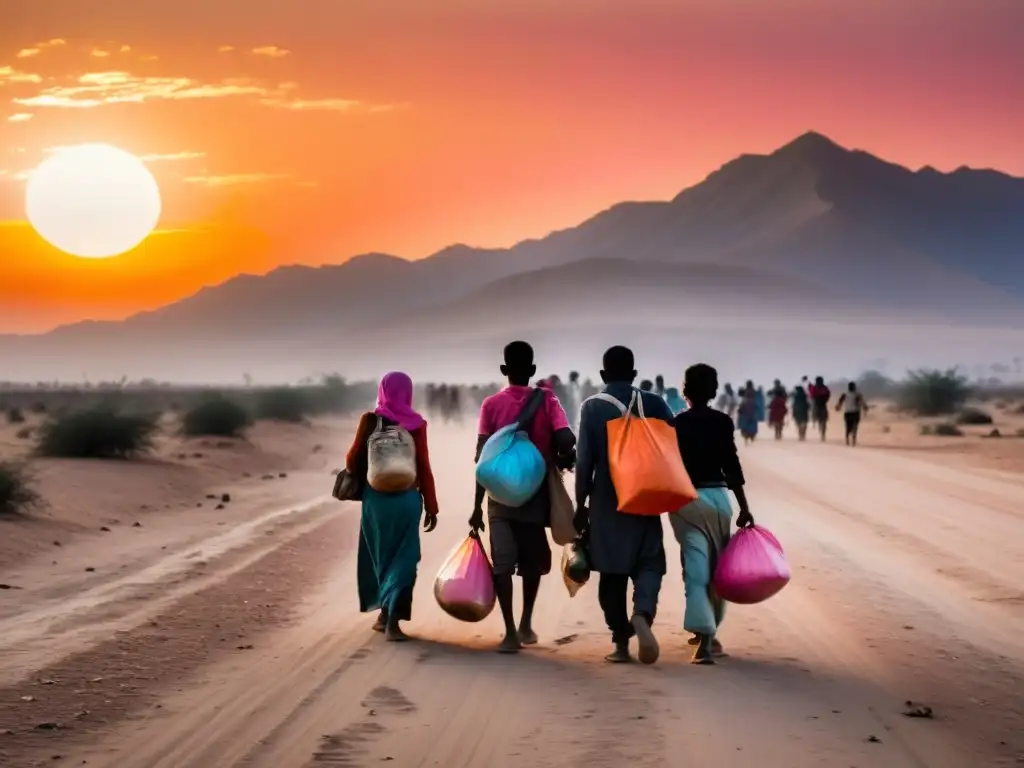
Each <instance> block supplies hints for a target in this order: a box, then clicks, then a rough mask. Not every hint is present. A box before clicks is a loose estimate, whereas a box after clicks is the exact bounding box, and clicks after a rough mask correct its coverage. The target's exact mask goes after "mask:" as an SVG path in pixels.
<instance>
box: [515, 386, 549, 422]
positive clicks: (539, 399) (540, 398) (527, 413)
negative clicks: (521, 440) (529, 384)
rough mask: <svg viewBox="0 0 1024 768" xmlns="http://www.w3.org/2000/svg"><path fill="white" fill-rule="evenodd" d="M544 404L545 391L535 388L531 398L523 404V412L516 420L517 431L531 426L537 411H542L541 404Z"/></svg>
mask: <svg viewBox="0 0 1024 768" xmlns="http://www.w3.org/2000/svg"><path fill="white" fill-rule="evenodd" d="M543 402H544V390H543V389H541V388H540V387H534V389H533V391H532V392H531V393H530V396H529V397H528V398H526V402H525V403H524V404H523V410H521V411H520V412H519V417H518V418H517V419H516V431H517V432H518V431H520V430H521V429H524V428H525V427H526V426H528V425H529V423H530V422H531V421H533V417H534V416H536V415H537V411H539V410H540V405H541V403H543Z"/></svg>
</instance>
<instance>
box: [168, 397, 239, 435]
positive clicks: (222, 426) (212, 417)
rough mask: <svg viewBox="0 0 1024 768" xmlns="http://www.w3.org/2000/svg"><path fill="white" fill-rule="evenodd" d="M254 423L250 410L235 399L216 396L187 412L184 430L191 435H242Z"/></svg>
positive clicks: (182, 423) (183, 422) (182, 424)
mask: <svg viewBox="0 0 1024 768" xmlns="http://www.w3.org/2000/svg"><path fill="white" fill-rule="evenodd" d="M251 424H252V418H251V417H250V416H249V412H248V411H246V410H245V408H243V407H242V406H241V405H239V404H238V403H236V402H235V401H234V400H228V399H227V398H223V397H215V398H211V399H209V400H206V401H205V402H202V403H200V404H199V405H197V406H195V407H194V408H192V409H190V410H189V411H187V412H186V413H185V416H184V417H183V418H182V421H181V426H182V431H183V432H184V433H185V434H186V435H188V436H189V437H199V436H211V437H240V436H241V435H242V434H243V433H244V432H245V430H246V429H248V428H249V426H250V425H251Z"/></svg>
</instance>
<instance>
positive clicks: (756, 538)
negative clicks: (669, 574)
mask: <svg viewBox="0 0 1024 768" xmlns="http://www.w3.org/2000/svg"><path fill="white" fill-rule="evenodd" d="M789 579H790V572H789V563H787V562H786V555H785V554H784V553H783V551H782V545H781V544H779V540H778V539H776V538H775V537H774V536H773V535H772V534H771V532H769V531H768V530H767V529H766V528H761V527H760V526H757V525H753V526H751V527H750V528H740V529H739V530H738V531H736V533H735V534H733V536H732V538H731V539H729V543H728V544H727V545H726V547H725V551H724V552H723V553H722V555H721V557H720V558H719V559H718V566H717V567H716V568H715V580H714V589H715V593H716V594H717V595H718V596H719V597H720V598H722V599H723V600H728V601H729V602H730V603H739V604H740V605H753V604H754V603H762V602H764V601H765V600H767V599H768V598H769V597H772V596H773V595H776V594H778V592H779V591H780V590H781V589H782V588H783V587H784V586H786V585H787V584H788V583H789Z"/></svg>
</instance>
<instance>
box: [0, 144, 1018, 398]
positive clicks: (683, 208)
mask: <svg viewBox="0 0 1024 768" xmlns="http://www.w3.org/2000/svg"><path fill="white" fill-rule="evenodd" d="M1022 251H1024V179H1020V178H1015V177H1011V176H1008V175H1006V174H1003V173H999V172H996V171H991V170H972V169H968V168H960V169H957V170H955V171H953V172H951V173H941V172H939V171H936V170H935V169H933V168H929V167H925V168H922V169H920V170H917V171H912V170H909V169H907V168H904V167H902V166H899V165H896V164H893V163H889V162H885V161H883V160H881V159H879V158H877V157H874V156H873V155H871V154H868V153H866V152H862V151H852V150H848V149H845V148H843V147H841V146H839V145H837V144H836V143H835V142H833V141H831V140H830V139H828V138H827V137H825V136H823V135H821V134H818V133H813V132H811V133H807V134H804V135H803V136H800V137H799V138H797V139H795V140H794V141H792V142H790V143H789V144H786V145H785V146H783V147H781V148H780V149H778V150H776V151H775V152H772V153H771V154H768V155H743V156H741V157H738V158H736V159H735V160H732V161H731V162H729V163H727V164H726V165H724V166H723V167H721V168H720V169H719V170H717V171H715V172H713V173H712V174H710V175H709V176H708V177H707V178H706V179H705V180H704V181H702V182H701V183H699V184H697V185H695V186H693V187H690V188H688V189H686V190H684V191H683V192H681V193H680V194H679V195H677V196H676V197H675V198H673V199H672V200H668V201H656V202H625V203H620V204H618V205H615V206H613V207H611V208H609V209H608V210H606V211H603V212H601V213H599V214H597V215H596V216H594V217H592V218H590V219H588V220H587V221H584V222H583V223H581V224H579V225H578V226H575V227H571V228H569V229H564V230H560V231H556V232H553V233H551V234H549V235H548V236H547V237H544V238H540V239H534V240H526V241H523V242H521V243H518V244H517V245H515V246H513V247H511V248H507V249H481V248H472V247H469V246H466V245H454V246H451V247H448V248H446V249H444V250H442V251H440V252H438V253H436V254H434V255H432V256H430V257H428V258H425V259H421V260H417V261H409V260H405V259H402V258H399V257H396V256H392V255H388V254H381V253H371V254H365V255H362V256H357V257H355V258H352V259H350V260H348V261H346V262H344V263H343V264H340V265H332V266H323V267H304V266H288V267H282V268H279V269H277V270H274V271H273V272H270V273H269V274H266V275H263V276H252V275H240V276H238V277H236V278H233V279H231V280H229V281H227V282H225V283H223V284H221V285H218V286H214V287H210V288H206V289H203V290H202V291H200V292H198V293H197V294H195V295H193V296H190V297H188V298H185V299H183V300H181V301H178V302H176V303H174V304H171V305H169V306H166V307H163V308H161V309H158V310H155V311H152V312H145V313H141V314H138V315H135V316H133V317H130V318H128V319H126V320H124V321H121V322H102V323H100V322H83V323H77V324H74V325H69V326H64V327H61V328H58V329H56V330H54V331H52V332H50V333H47V334H42V335H36V336H20V337H19V336H6V337H4V336H0V366H2V370H3V371H4V374H3V376H2V378H6V379H18V380H35V379H46V380H49V379H55V378H61V379H73V380H78V379H80V377H81V376H82V375H83V374H84V375H86V376H88V377H89V378H91V379H94V380H95V379H103V378H120V377H121V376H122V375H127V376H129V377H130V378H141V377H156V378H164V379H170V380H188V381H238V380H239V379H240V378H241V376H242V373H243V372H247V373H250V374H252V375H253V376H254V377H255V378H256V379H257V380H289V379H295V378H300V377H302V376H305V375H309V374H314V373H316V372H320V371H333V370H337V371H340V372H342V373H343V374H346V375H348V376H350V377H359V376H371V375H376V374H378V373H380V372H381V371H382V370H384V369H387V368H392V367H398V368H403V369H405V370H408V371H409V372H410V373H414V374H415V375H418V376H429V377H432V378H442V377H445V376H448V377H459V378H471V379H486V378H494V377H495V376H496V366H497V364H498V362H499V361H498V359H497V358H498V356H499V355H500V347H501V344H502V343H504V342H505V341H507V340H509V339H511V338H513V337H523V338H527V339H528V340H531V341H533V342H534V343H535V345H536V346H537V347H538V351H539V352H540V353H541V354H542V355H543V356H544V358H545V359H546V360H548V361H550V363H551V366H550V367H551V368H552V369H554V368H558V369H561V370H565V369H567V368H569V367H578V368H580V369H581V370H586V371H588V372H591V373H592V372H595V371H596V369H597V367H598V362H599V356H600V351H601V350H602V349H603V348H604V347H606V346H608V345H609V344H611V343H616V342H623V343H630V344H632V345H633V346H634V347H635V348H636V350H637V352H638V355H641V357H643V356H646V357H647V359H649V360H657V361H658V362H657V363H654V365H656V366H657V367H658V368H659V370H664V371H666V372H667V373H673V374H675V373H678V372H680V371H681V369H682V367H683V366H685V364H686V363H687V362H689V361H691V360H693V359H695V358H696V357H702V358H704V359H710V360H714V361H718V363H719V365H720V366H721V367H723V368H724V369H726V370H728V371H730V372H731V373H732V374H734V375H736V376H742V375H747V374H746V373H745V371H749V372H750V375H758V376H761V375H765V376H767V375H770V374H771V373H772V372H773V371H779V373H780V375H781V373H783V372H790V371H791V372H792V374H793V375H796V373H797V372H808V371H816V370H819V369H821V368H822V367H829V368H832V369H835V368H837V367H841V366H846V367H847V368H848V367H849V366H857V365H860V364H861V363H863V361H866V360H875V359H877V358H880V357H881V358H886V359H891V360H896V361H899V363H900V364H902V365H924V364H937V365H938V364H953V363H957V362H971V361H972V360H973V358H975V357H977V356H979V355H980V356H983V358H982V359H984V360H986V361H990V360H992V359H1001V358H1000V357H999V356H1000V355H1002V356H1003V357H1006V356H1007V355H1009V356H1011V357H1012V356H1013V355H1020V354H1021V353H1022V352H1024V259H1022V258H1021V256H1022V255H1024V254H1022ZM779 369H785V371H780V370H779ZM822 372H823V373H824V371H822Z"/></svg>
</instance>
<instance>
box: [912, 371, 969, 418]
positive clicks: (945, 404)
mask: <svg viewBox="0 0 1024 768" xmlns="http://www.w3.org/2000/svg"><path fill="white" fill-rule="evenodd" d="M970 394H971V389H970V387H969V386H968V383H967V377H965V376H962V375H960V373H959V372H958V371H957V369H956V368H951V369H950V370H948V371H936V370H923V369H922V370H919V371H911V372H910V373H909V375H908V376H907V380H906V381H904V382H902V384H901V385H900V388H899V392H898V402H899V405H900V408H901V409H902V410H904V411H909V412H910V413H914V414H916V415H918V416H943V415H946V414H951V413H956V412H957V411H958V410H959V409H960V408H961V407H963V404H964V403H965V402H966V401H967V398H968V396H969V395H970Z"/></svg>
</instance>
